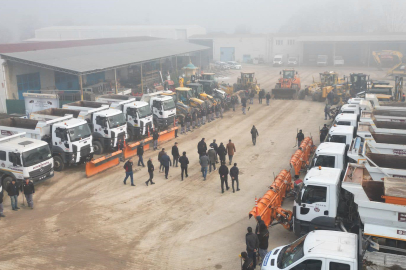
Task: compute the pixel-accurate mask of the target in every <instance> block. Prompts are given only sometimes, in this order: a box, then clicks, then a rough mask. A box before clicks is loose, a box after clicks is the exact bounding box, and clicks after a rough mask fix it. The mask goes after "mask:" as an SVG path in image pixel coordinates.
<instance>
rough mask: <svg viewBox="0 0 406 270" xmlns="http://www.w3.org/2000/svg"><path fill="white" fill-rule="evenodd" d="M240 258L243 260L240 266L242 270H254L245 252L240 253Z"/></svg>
mask: <svg viewBox="0 0 406 270" xmlns="http://www.w3.org/2000/svg"><path fill="white" fill-rule="evenodd" d="M240 257H241V258H242V259H243V260H244V264H243V265H242V270H254V263H253V262H252V260H251V259H250V258H249V257H248V254H247V252H245V251H243V252H241V255H240Z"/></svg>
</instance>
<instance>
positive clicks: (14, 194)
mask: <svg viewBox="0 0 406 270" xmlns="http://www.w3.org/2000/svg"><path fill="white" fill-rule="evenodd" d="M4 191H6V192H7V195H8V196H9V197H10V201H11V209H12V210H13V211H18V209H20V207H18V196H19V195H20V191H21V192H23V193H24V196H25V199H26V200H27V204H28V207H30V208H31V209H34V200H33V194H34V193H35V188H34V184H33V183H32V182H31V181H30V179H29V178H26V179H25V180H24V181H23V182H22V183H21V184H20V183H17V181H16V179H14V178H13V179H12V180H11V182H10V183H8V184H7V186H6V188H5V190H4V189H3V187H2V186H0V218H2V217H3V218H4V217H6V216H5V215H4V207H3V199H4Z"/></svg>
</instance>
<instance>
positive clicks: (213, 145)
mask: <svg viewBox="0 0 406 270" xmlns="http://www.w3.org/2000/svg"><path fill="white" fill-rule="evenodd" d="M210 147H213V149H214V151H216V152H217V150H218V145H217V143H215V142H212V143H211V144H210Z"/></svg>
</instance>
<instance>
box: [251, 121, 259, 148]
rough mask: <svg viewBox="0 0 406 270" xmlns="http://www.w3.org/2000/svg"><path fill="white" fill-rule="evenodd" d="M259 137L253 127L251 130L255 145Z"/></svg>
mask: <svg viewBox="0 0 406 270" xmlns="http://www.w3.org/2000/svg"><path fill="white" fill-rule="evenodd" d="M257 136H259V133H258V130H257V128H256V127H255V126H254V125H253V126H252V128H251V137H252V143H253V144H254V145H255V144H256V143H257Z"/></svg>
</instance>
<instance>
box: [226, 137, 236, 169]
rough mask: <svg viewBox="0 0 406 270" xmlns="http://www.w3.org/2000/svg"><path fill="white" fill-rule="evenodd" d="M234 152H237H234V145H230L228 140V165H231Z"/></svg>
mask: <svg viewBox="0 0 406 270" xmlns="http://www.w3.org/2000/svg"><path fill="white" fill-rule="evenodd" d="M235 152H237V150H235V145H234V143H232V142H231V140H228V144H227V153H228V165H231V162H232V161H233V156H234V153H235Z"/></svg>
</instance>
